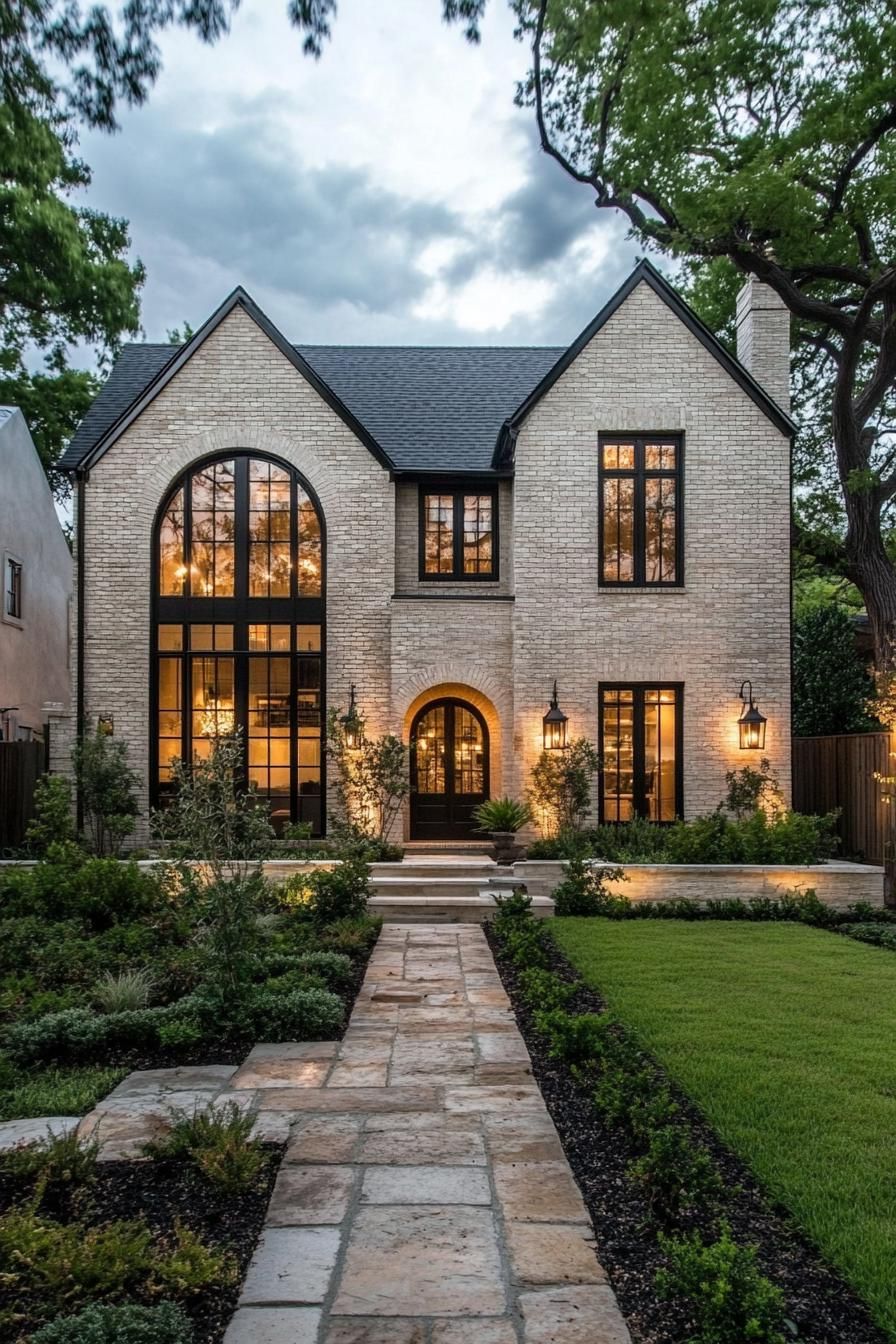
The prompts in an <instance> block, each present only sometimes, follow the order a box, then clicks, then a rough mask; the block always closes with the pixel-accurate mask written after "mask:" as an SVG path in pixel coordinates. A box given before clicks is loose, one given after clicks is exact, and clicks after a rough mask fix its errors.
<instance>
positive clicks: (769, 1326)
mask: <svg viewBox="0 0 896 1344" xmlns="http://www.w3.org/2000/svg"><path fill="white" fill-rule="evenodd" d="M661 1244H662V1248H663V1251H664V1253H665V1255H666V1257H667V1259H668V1261H669V1268H668V1269H662V1270H660V1271H659V1272H658V1274H657V1276H656V1287H657V1290H658V1292H659V1293H660V1295H661V1296H662V1297H665V1298H669V1297H683V1298H685V1299H686V1300H687V1303H688V1306H689V1307H690V1310H691V1314H692V1316H693V1318H694V1321H695V1325H696V1331H697V1333H696V1334H694V1335H692V1336H691V1340H692V1344H785V1337H784V1335H783V1333H782V1328H783V1326H784V1324H785V1320H784V1297H783V1294H782V1292H781V1290H780V1289H779V1288H776V1287H775V1286H774V1284H772V1283H770V1282H769V1280H768V1279H766V1278H764V1277H763V1275H762V1274H760V1272H759V1270H758V1268H757V1264H756V1250H755V1248H754V1247H752V1246H737V1245H736V1244H735V1243H734V1241H732V1239H731V1229H730V1227H728V1225H727V1224H725V1223H723V1224H722V1225H721V1228H720V1236H719V1239H718V1241H715V1242H713V1243H711V1244H710V1245H706V1244H705V1243H704V1242H703V1240H702V1239H701V1238H700V1237H699V1236H698V1235H694V1236H691V1237H685V1238H681V1239H674V1238H669V1237H662V1238H661Z"/></svg>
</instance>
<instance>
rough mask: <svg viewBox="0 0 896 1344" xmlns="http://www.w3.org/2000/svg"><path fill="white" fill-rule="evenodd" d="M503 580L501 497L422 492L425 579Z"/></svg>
mask: <svg viewBox="0 0 896 1344" xmlns="http://www.w3.org/2000/svg"><path fill="white" fill-rule="evenodd" d="M497 577H498V495H497V491H496V490H494V489H488V490H480V489H477V488H475V487H474V488H472V489H464V488H463V487H458V488H453V487H449V488H446V489H441V488H440V489H435V488H429V487H427V486H421V487H420V578H421V579H426V580H436V581H437V580H439V579H442V580H445V579H454V580H461V581H467V580H471V579H473V580H475V579H497Z"/></svg>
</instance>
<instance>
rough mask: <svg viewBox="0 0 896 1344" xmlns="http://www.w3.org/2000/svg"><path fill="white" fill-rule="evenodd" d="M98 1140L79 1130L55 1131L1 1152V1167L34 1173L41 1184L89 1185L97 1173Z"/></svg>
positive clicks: (14, 1172)
mask: <svg viewBox="0 0 896 1344" xmlns="http://www.w3.org/2000/svg"><path fill="white" fill-rule="evenodd" d="M98 1151H99V1149H98V1146H97V1144H95V1143H89V1142H85V1141H84V1140H83V1139H79V1138H78V1135H77V1134H76V1133H71V1134H52V1135H50V1136H49V1137H48V1138H46V1139H43V1140H41V1141H39V1142H37V1143H25V1144H19V1145H18V1146H17V1147H15V1148H8V1149H7V1150H6V1151H5V1152H4V1153H2V1154H0V1171H3V1172H5V1173H7V1174H9V1175H11V1176H19V1177H24V1178H28V1177H34V1178H36V1179H37V1180H38V1181H39V1182H40V1183H41V1184H42V1185H45V1186H47V1185H49V1186H60V1185H76V1186H78V1185H89V1184H90V1182H91V1181H93V1180H94V1179H95V1177H96V1159H97V1153H98Z"/></svg>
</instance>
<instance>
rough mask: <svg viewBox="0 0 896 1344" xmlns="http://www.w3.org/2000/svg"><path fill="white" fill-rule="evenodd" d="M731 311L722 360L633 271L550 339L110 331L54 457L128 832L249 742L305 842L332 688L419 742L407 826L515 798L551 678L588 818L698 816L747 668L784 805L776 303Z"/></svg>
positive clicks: (654, 283)
mask: <svg viewBox="0 0 896 1344" xmlns="http://www.w3.org/2000/svg"><path fill="white" fill-rule="evenodd" d="M737 317H738V350H739V353H740V360H741V362H738V360H735V359H734V358H732V356H731V355H730V354H729V353H728V352H727V351H726V350H725V349H724V347H723V346H722V345H721V344H720V343H719V342H718V341H717V340H716V338H715V337H714V336H713V335H712V334H711V333H710V332H709V331H708V330H707V329H706V328H705V327H704V326H703V325H702V323H701V322H700V321H699V319H697V317H696V316H695V315H694V314H693V313H692V312H691V311H690V310H689V309H688V308H687V306H686V305H685V304H684V303H683V302H682V300H681V299H680V298H679V297H678V296H677V294H676V293H675V291H674V290H673V289H672V288H671V287H670V286H669V284H668V283H667V282H666V281H665V280H664V279H663V278H662V276H660V275H659V273H658V272H657V271H655V270H654V269H653V268H652V267H651V266H650V265H649V264H648V263H646V262H645V263H641V264H640V265H639V266H638V267H637V268H636V269H635V270H634V271H633V273H632V274H631V276H630V277H629V279H628V280H627V281H626V282H625V284H624V285H623V286H622V287H621V288H620V290H619V291H618V292H617V293H616V294H615V296H614V297H613V298H612V299H611V300H610V302H609V303H608V304H607V305H606V306H605V307H604V308H603V309H602V311H601V312H600V313H599V314H598V315H597V317H596V318H595V319H594V321H593V322H591V323H590V324H589V326H588V327H587V328H586V330H585V331H584V332H583V333H582V334H581V335H580V336H579V338H578V339H577V340H576V341H574V342H573V344H572V345H571V346H570V347H569V349H567V350H563V349H547V348H538V349H532V348H500V349H491V348H471V349H460V348H449V349H438V348H407V347H352V346H338V347H336V346H331V347H326V346H293V345H291V344H289V343H288V342H287V341H286V340H285V339H284V337H283V336H282V335H281V334H280V332H279V331H277V330H276V328H275V327H274V326H273V324H272V323H271V322H270V321H269V320H268V319H267V318H266V317H265V316H264V314H263V313H262V312H261V311H260V310H259V309H258V308H257V306H256V305H255V304H254V303H253V302H252V300H251V299H250V298H249V297H248V296H247V295H246V294H245V293H244V292H243V291H242V290H237V291H236V292H235V293H234V294H233V295H231V297H230V298H229V299H228V300H227V301H226V302H225V303H224V304H223V305H222V307H221V308H219V309H218V311H217V312H216V313H215V314H214V315H213V316H212V317H211V318H210V319H209V320H208V322H207V323H206V324H205V325H204V326H203V327H202V328H201V330H199V331H198V332H197V333H196V335H195V336H194V337H193V338H192V339H191V340H190V341H189V342H188V343H187V344H186V345H184V346H182V347H179V348H178V347H172V346H170V345H147V344H144V345H131V346H129V347H126V348H125V350H124V351H123V353H122V355H121V357H120V358H119V360H118V362H117V364H116V365H115V367H114V369H113V371H112V373H111V375H110V377H109V379H108V381H107V383H106V384H105V386H104V388H103V389H102V391H101V392H100V394H99V396H98V397H97V399H96V401H95V403H94V404H93V406H92V407H91V409H90V411H89V412H88V414H87V416H86V417H85V420H84V422H83V423H82V425H81V427H80V428H79V430H78V432H77V434H76V436H75V438H74V439H73V441H72V443H71V445H70V447H69V449H68V451H67V453H66V456H65V458H64V464H65V466H67V467H68V468H69V469H70V470H71V471H72V472H73V474H74V476H75V478H76V500H77V526H78V543H77V550H76V566H77V583H76V587H77V596H78V601H77V605H76V614H75V617H74V626H75V628H74V640H75V656H74V657H73V659H72V663H73V668H74V671H75V678H76V689H75V698H74V702H73V703H75V704H76V705H77V706H78V713H79V715H80V718H81V721H82V722H83V723H84V724H86V725H88V726H95V725H96V724H97V722H98V720H100V719H104V720H106V721H107V726H108V727H110V728H111V729H112V731H113V732H114V733H115V734H116V735H117V736H119V737H122V738H124V739H125V740H126V741H127V742H128V745H129V748H130V758H131V761H132V763H133V764H134V766H135V767H136V768H137V770H138V771H139V773H140V776H141V779H142V780H143V789H142V797H141V808H142V810H143V812H144V815H145V813H146V811H147V809H148V807H149V806H150V805H152V804H154V803H156V802H158V801H159V800H160V799H162V798H163V797H164V794H165V790H166V788H167V787H168V782H169V776H170V760H171V758H172V757H174V756H186V757H189V756H190V755H191V754H192V753H200V754H201V753H203V752H207V751H208V749H209V743H210V742H211V740H212V738H213V737H214V736H215V734H216V733H226V732H228V731H230V730H231V729H232V728H233V726H234V725H239V726H241V727H242V729H243V731H244V733H245V735H246V740H247V744H248V750H247V756H248V771H249V774H250V776H251V778H252V780H253V781H254V783H255V785H256V787H257V788H258V790H259V791H260V792H261V793H262V794H264V795H266V796H267V797H268V798H269V800H270V806H271V811H272V815H273V816H274V817H275V819H276V820H278V821H283V820H286V819H289V818H292V819H294V820H307V821H310V822H311V823H312V824H313V826H314V829H315V831H320V830H321V829H323V828H324V827H325V815H326V802H325V799H326V781H325V769H324V762H323V753H322V733H323V725H324V721H325V715H326V710H327V706H330V707H334V706H338V707H340V708H341V710H342V711H346V710H347V708H348V705H349V701H350V695H351V688H352V687H354V688H355V691H354V694H355V699H356V705H357V709H358V712H359V714H360V715H362V716H363V719H364V721H365V723H366V726H367V731H368V733H370V734H378V733H381V732H385V731H391V732H394V733H396V734H400V735H401V737H402V738H403V739H404V741H405V742H407V743H409V745H410V747H411V752H410V765H411V777H412V783H413V792H412V797H411V800H410V803H409V806H408V808H407V812H406V816H405V818H404V832H405V836H406V838H417V839H422V840H432V839H437V838H443V839H463V838H464V837H468V836H469V835H470V828H471V822H470V811H471V808H472V807H473V805H474V804H475V803H476V802H477V801H478V800H480V799H481V798H483V797H486V796H493V797H494V796H499V795H503V794H511V795H515V796H521V795H522V794H523V792H524V790H525V787H526V783H527V779H528V774H529V771H530V769H531V766H532V765H533V763H534V761H535V759H536V757H537V756H538V754H539V752H540V751H541V749H542V745H543V734H544V731H545V729H544V727H543V718H544V715H545V712H546V710H547V709H548V706H549V701H550V697H551V694H552V688H553V685H554V682H555V680H556V682H557V688H558V699H559V705H560V707H561V709H562V712H563V713H564V714H565V715H566V716H567V719H568V724H567V732H568V735H569V739H570V740H572V739H573V738H576V737H580V736H585V737H588V738H589V739H591V740H592V741H593V742H595V743H596V744H598V746H599V750H600V752H601V755H602V758H603V762H604V768H603V771H602V774H601V776H600V779H599V781H598V785H597V789H596V797H595V815H599V816H600V817H602V818H603V819H605V820H617V819H624V818H626V817H629V816H632V815H635V814H639V815H642V816H646V817H648V818H651V819H653V820H657V821H663V820H669V819H671V818H673V817H674V816H676V815H683V816H694V815H696V814H698V813H700V812H702V811H705V810H707V809H711V808H712V807H714V806H715V805H716V803H717V802H718V801H719V798H720V797H721V795H722V793H723V791H724V775H725V771H726V770H729V769H731V768H732V767H735V766H738V765H743V764H744V763H745V762H746V761H748V760H754V761H755V759H756V757H757V755H758V753H757V752H753V753H752V755H747V754H746V753H745V752H743V751H741V750H740V749H739V746H738V729H737V720H738V717H739V715H740V713H741V710H742V709H743V705H742V702H741V699H740V689H741V684H742V682H744V680H745V679H749V681H750V682H751V683H752V687H753V689H754V693H755V696H756V699H757V701H758V702H759V703H760V706H761V710H762V712H763V714H764V715H765V716H766V718H767V720H768V726H767V741H766V745H765V754H766V755H768V756H769V758H770V759H771V761H772V764H773V766H774V768H775V769H776V770H777V772H778V774H779V776H780V778H781V782H782V785H783V786H784V788H785V790H788V788H789V766H790V748H789V743H790V710H789V701H790V654H789V648H790V563H789V518H790V452H789V444H790V436H791V434H792V424H791V421H790V419H789V417H788V414H787V408H788V362H789V361H788V329H789V326H788V314H787V312H786V311H785V310H784V308H783V307H782V306H781V304H780V302H779V301H778V300H777V298H776V297H775V296H774V295H773V294H772V293H771V292H770V291H768V290H767V289H765V287H763V286H761V285H757V284H755V283H753V282H749V283H748V284H747V285H746V286H745V287H744V289H743V291H742V293H741V296H740V298H739V301H738V314H737ZM56 740H57V742H61V735H60V734H57V738H56Z"/></svg>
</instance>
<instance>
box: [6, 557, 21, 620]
mask: <svg viewBox="0 0 896 1344" xmlns="http://www.w3.org/2000/svg"><path fill="white" fill-rule="evenodd" d="M5 568H6V576H5V583H4V597H3V612H4V615H5V616H7V617H8V619H9V620H11V621H20V620H21V619H22V563H21V561H20V560H16V559H15V558H14V557H13V556H11V555H8V556H7V557H6V566H5Z"/></svg>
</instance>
